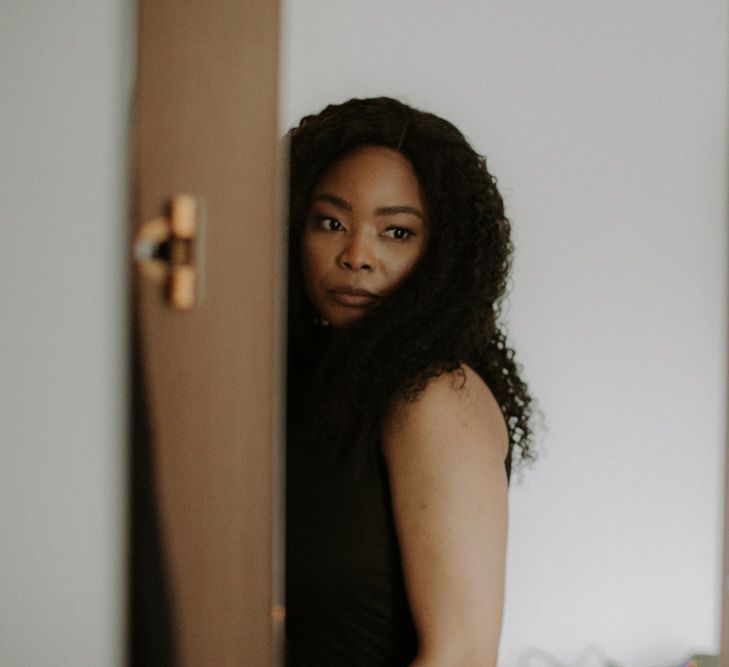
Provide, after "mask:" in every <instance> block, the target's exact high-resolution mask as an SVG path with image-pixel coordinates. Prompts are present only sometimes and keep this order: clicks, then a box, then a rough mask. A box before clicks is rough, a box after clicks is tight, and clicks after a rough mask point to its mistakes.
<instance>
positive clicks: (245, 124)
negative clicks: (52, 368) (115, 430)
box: [132, 0, 284, 667]
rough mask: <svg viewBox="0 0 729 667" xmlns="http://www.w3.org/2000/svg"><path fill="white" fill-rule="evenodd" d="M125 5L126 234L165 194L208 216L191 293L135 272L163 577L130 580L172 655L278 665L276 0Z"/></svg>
mask: <svg viewBox="0 0 729 667" xmlns="http://www.w3.org/2000/svg"><path fill="white" fill-rule="evenodd" d="M138 12H139V13H138V26H139V32H138V44H139V48H138V56H139V57H138V73H137V90H136V100H135V109H134V146H133V151H134V155H133V183H134V189H133V200H134V207H133V208H134V212H133V222H132V233H133V234H136V233H137V232H138V230H139V229H140V228H141V225H142V224H143V223H144V222H145V221H148V220H150V219H152V218H155V217H156V216H160V215H163V214H164V213H165V211H166V209H167V207H168V202H169V199H170V197H171V196H173V195H175V194H177V193H189V194H191V195H194V196H195V197H200V198H201V199H202V201H203V202H204V206H205V218H206V224H205V241H204V294H203V300H202V302H201V303H198V304H197V305H195V306H193V307H192V308H190V309H185V310H180V309H175V308H173V307H170V306H169V305H167V304H166V303H165V301H164V299H163V285H161V284H158V283H156V282H154V281H151V282H150V281H148V280H147V279H146V278H145V277H144V276H142V275H141V274H140V272H139V271H135V272H134V279H133V283H134V285H133V299H132V302H133V308H134V315H135V321H136V322H137V330H136V333H135V335H136V336H138V339H137V341H136V344H137V349H138V358H139V371H140V373H139V378H140V379H139V384H138V386H137V391H138V393H139V396H143V400H140V398H139V396H137V403H138V404H140V403H141V404H142V405H141V408H139V409H143V410H144V413H145V415H146V426H145V429H142V430H144V431H145V433H146V435H143V436H141V435H140V433H141V431H140V430H137V431H136V433H137V435H138V436H139V437H140V438H142V440H143V441H144V445H143V447H144V448H146V450H147V455H148V460H149V462H150V465H151V467H150V470H151V474H150V478H149V479H150V482H151V484H150V488H151V504H150V505H149V506H148V507H147V512H148V514H147V515H146V516H152V515H153V513H156V519H157V521H156V527H157V529H158V538H159V565H160V567H159V576H160V577H162V578H163V579H164V582H161V581H155V580H154V578H149V577H148V578H147V580H146V583H147V584H148V585H150V586H158V585H159V590H160V591H162V592H163V593H164V594H165V595H166V596H167V597H166V601H165V602H166V604H165V605H160V609H161V608H162V607H164V608H165V609H166V610H167V611H168V612H169V628H168V629H169V630H170V633H169V635H170V638H171V641H172V644H173V651H172V653H173V654H174V656H175V659H174V662H175V664H180V665H186V666H187V665H189V666H195V667H199V666H202V665H215V666H216V667H218V666H226V665H250V666H253V667H260V666H266V665H273V664H278V661H279V660H280V643H281V642H280V639H281V634H282V633H281V628H280V625H281V616H282V612H281V610H282V607H281V597H282V590H281V580H282V577H281V571H282V549H281V541H282V540H281V538H280V534H281V531H280V526H281V521H280V520H279V519H280V516H279V514H280V507H281V501H280V500H279V495H280V494H279V493H278V489H279V486H280V476H279V475H278V473H277V469H278V465H279V462H280V453H281V451H282V447H281V435H282V429H281V422H282V415H281V403H282V399H281V396H282V395H283V392H282V377H283V374H282V364H281V358H282V353H281V351H282V349H283V346H282V343H281V340H282V317H281V312H282V307H281V306H282V302H283V289H282V282H283V272H282V262H281V260H282V257H283V256H284V253H283V232H282V229H283V225H281V224H280V213H281V210H282V209H281V206H280V202H279V190H280V189H279V180H280V177H279V165H278V154H279V139H278V136H277V129H278V128H277V118H278V100H277V89H278V78H277V77H278V48H279V43H278V33H279V3H278V1H277V0H255V1H254V0H236V1H234V2H233V1H231V0H184V1H182V2H180V0H140V1H139V4H138ZM137 420H138V419H137ZM137 448H139V443H137ZM137 464H138V462H137ZM136 516H137V518H139V517H140V516H141V517H144V516H145V512H144V511H142V512H139V511H138V512H137V513H136ZM135 529H136V527H135ZM150 539H152V538H150ZM142 548H144V544H142ZM163 584H164V585H163ZM137 585H138V586H139V585H144V580H140V579H137ZM154 613H156V612H152V614H154ZM139 660H140V657H139V654H137V661H139ZM148 660H149V661H150V662H153V661H154V659H153V658H152V657H151V656H150V657H149V659H148ZM142 661H143V660H142Z"/></svg>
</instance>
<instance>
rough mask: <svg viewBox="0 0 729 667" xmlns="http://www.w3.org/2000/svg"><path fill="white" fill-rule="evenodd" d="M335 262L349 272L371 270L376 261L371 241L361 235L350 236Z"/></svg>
mask: <svg viewBox="0 0 729 667" xmlns="http://www.w3.org/2000/svg"><path fill="white" fill-rule="evenodd" d="M337 261H338V263H339V265H340V266H341V267H342V268H345V269H349V270H350V271H359V270H372V269H373V268H374V266H375V261H376V257H375V249H374V245H373V242H372V240H371V239H367V238H365V237H364V235H362V234H357V235H355V236H352V237H351V238H349V239H347V243H346V245H345V246H344V248H343V249H342V252H341V253H340V254H339V257H338V258H337Z"/></svg>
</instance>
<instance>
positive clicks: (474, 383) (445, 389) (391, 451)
mask: <svg viewBox="0 0 729 667" xmlns="http://www.w3.org/2000/svg"><path fill="white" fill-rule="evenodd" d="M464 379H465V383H464ZM507 448H508V435H507V431H506V425H505V423H504V420H503V417H502V415H501V412H500V410H499V408H498V405H497V403H496V400H495V399H494V397H493V395H492V394H491V392H490V391H489V389H488V387H487V386H486V385H485V384H484V383H483V381H482V380H481V378H480V377H479V376H478V375H477V374H476V373H475V372H474V371H473V370H472V369H470V368H468V367H464V368H463V372H456V373H446V374H443V375H441V376H440V377H438V378H434V379H433V380H431V381H430V382H429V383H428V386H427V387H426V389H425V390H424V392H423V394H422V395H421V396H419V397H418V399H417V400H416V401H414V402H401V403H399V404H398V405H397V406H395V409H394V410H393V412H392V414H391V415H390V418H389V419H388V422H387V424H386V427H385V430H384V437H383V450H384V454H385V459H386V461H387V467H388V475H389V478H390V485H391V488H392V503H393V511H394V515H395V524H396V527H397V534H398V540H399V543H400V551H401V554H402V561H403V570H404V574H405V583H406V587H407V593H408V599H409V601H410V607H411V610H412V614H413V619H414V621H415V626H416V629H417V633H418V642H419V651H418V657H417V659H416V660H415V662H414V663H413V665H412V667H466V666H468V667H476V666H478V667H494V665H496V654H497V650H498V643H499V634H500V631H501V612H502V606H503V590H504V558H505V550H506V527H507V501H506V495H507V481H506V473H505V469H504V459H505V457H506V453H507Z"/></svg>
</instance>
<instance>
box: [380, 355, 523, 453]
mask: <svg viewBox="0 0 729 667" xmlns="http://www.w3.org/2000/svg"><path fill="white" fill-rule="evenodd" d="M383 436H384V437H383V449H384V450H385V455H386V456H387V455H388V450H389V449H392V448H393V447H397V449H398V450H399V451H400V452H401V453H404V452H403V450H409V453H415V450H427V449H429V448H431V447H437V448H438V449H442V448H443V447H444V446H447V448H448V449H451V447H458V448H459V449H461V450H464V449H466V450H467V449H468V448H469V447H477V448H481V447H484V446H485V447H487V448H488V449H490V450H492V453H498V454H499V455H500V456H501V459H502V460H503V459H505V458H506V455H507V452H508V441H509V437H508V431H507V428H506V423H505V421H504V418H503V415H502V413H501V409H500V408H499V405H498V403H497V401H496V398H495V397H494V395H493V393H492V392H491V390H490V389H489V387H488V386H487V384H486V383H485V382H484V380H483V379H482V378H481V376H480V375H479V374H478V373H477V372H476V371H475V370H473V368H471V366H469V365H467V364H462V365H461V366H460V367H459V368H457V369H456V370H454V371H450V372H444V373H441V374H440V375H437V376H435V377H432V378H430V379H429V380H428V381H427V383H426V385H425V387H424V388H423V390H422V391H421V392H419V393H418V394H417V395H416V396H415V398H408V399H401V400H398V401H396V402H395V404H394V405H393V406H392V408H391V410H390V412H389V414H388V417H387V419H386V420H385V429H384V431H383ZM494 450H495V451H494Z"/></svg>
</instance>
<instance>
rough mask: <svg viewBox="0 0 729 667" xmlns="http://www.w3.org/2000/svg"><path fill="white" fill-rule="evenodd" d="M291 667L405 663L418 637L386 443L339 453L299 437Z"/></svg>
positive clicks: (291, 451)
mask: <svg viewBox="0 0 729 667" xmlns="http://www.w3.org/2000/svg"><path fill="white" fill-rule="evenodd" d="M286 486H287V498H286V519H287V520H286V532H287V535H286V636H287V649H286V650H287V659H286V664H287V666H288V667H347V666H348V665H361V666H362V667H379V666H382V667H386V666H387V667H405V666H406V665H408V664H410V662H412V660H413V659H414V658H415V654H416V652H417V637H416V634H415V628H414V626H413V621H412V616H411V614H410V609H409V606H408V602H407V597H406V593H405V585H404V581H403V573H402V566H401V561H400V554H399V550H398V543H397V537H396V534H395V527H394V521H393V514H392V505H391V499H390V489H389V484H388V480H387V470H386V467H385V462H384V459H383V457H382V453H381V450H380V448H379V447H377V448H375V450H374V453H372V452H370V453H369V454H368V453H367V452H352V453H349V454H346V455H342V456H341V457H340V458H338V459H337V460H332V458H331V456H330V455H328V454H327V453H326V452H325V451H322V448H321V447H318V448H317V447H314V446H312V445H308V446H307V445H303V444H299V445H298V446H297V444H296V443H290V444H289V447H288V458H287V485H286Z"/></svg>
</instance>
